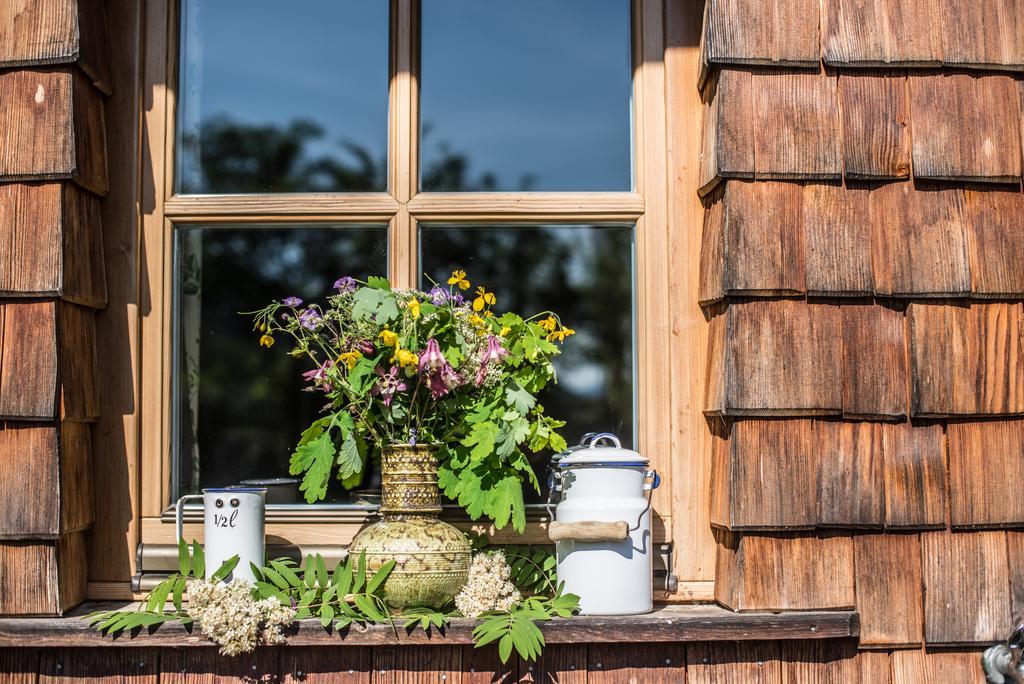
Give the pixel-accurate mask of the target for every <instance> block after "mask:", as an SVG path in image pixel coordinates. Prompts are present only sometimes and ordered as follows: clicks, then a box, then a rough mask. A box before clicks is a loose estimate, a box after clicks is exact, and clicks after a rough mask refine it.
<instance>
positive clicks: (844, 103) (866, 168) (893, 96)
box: [839, 3, 910, 179]
mask: <svg viewBox="0 0 1024 684" xmlns="http://www.w3.org/2000/svg"><path fill="white" fill-rule="evenodd" d="M865 4H867V3H865ZM906 85H907V82H906V77H905V76H904V75H903V74H895V75H894V74H891V73H880V72H871V71H869V72H859V71H858V72H844V73H843V74H842V75H841V76H840V77H839V103H840V107H839V111H840V112H841V118H842V122H841V128H842V131H843V162H844V166H845V172H846V178H847V179H851V178H857V179H865V178H866V179H876V178H909V177H910V128H909V126H910V109H909V105H908V103H907V90H906Z"/></svg>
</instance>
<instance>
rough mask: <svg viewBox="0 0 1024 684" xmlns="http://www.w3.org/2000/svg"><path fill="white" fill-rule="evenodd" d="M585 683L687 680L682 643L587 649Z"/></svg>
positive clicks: (665, 683)
mask: <svg viewBox="0 0 1024 684" xmlns="http://www.w3.org/2000/svg"><path fill="white" fill-rule="evenodd" d="M588 654H589V660H588V667H587V670H588V672H587V684H678V683H679V682H684V681H686V655H685V653H684V651H683V645H682V644H643V643H633V644H629V643H624V644H623V643H620V644H614V645H611V646H610V647H608V648H590V649H588Z"/></svg>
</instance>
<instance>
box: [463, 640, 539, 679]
mask: <svg viewBox="0 0 1024 684" xmlns="http://www.w3.org/2000/svg"><path fill="white" fill-rule="evenodd" d="M536 665H537V664H536V663H534V662H531V663H524V662H523V661H522V660H520V659H518V658H512V659H510V660H509V661H508V662H507V663H502V662H501V658H500V657H499V656H498V646H497V645H496V644H491V645H489V646H485V647H483V648H477V647H476V646H463V647H462V672H461V673H460V676H461V680H460V681H461V682H462V684H494V683H495V682H516V681H521V682H528V681H531V677H532V675H533V672H534V670H535V669H536Z"/></svg>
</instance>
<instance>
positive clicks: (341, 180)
mask: <svg viewBox="0 0 1024 684" xmlns="http://www.w3.org/2000/svg"><path fill="white" fill-rule="evenodd" d="M199 129H200V131H201V133H200V135H199V137H198V139H197V137H196V136H195V135H186V136H185V138H184V140H183V143H182V144H183V146H184V148H183V150H182V153H183V155H184V156H185V158H186V165H187V162H188V161H190V160H198V162H199V167H200V169H201V170H202V173H201V174H200V177H199V178H194V177H190V176H189V175H188V174H184V176H183V178H182V191H183V192H204V193H235V192H343V191H344V192H370V191H383V190H384V189H385V188H386V187H387V186H386V180H385V179H386V173H387V162H386V161H385V160H383V159H380V160H375V159H374V158H373V155H372V154H371V153H370V152H369V151H367V150H366V148H364V147H361V146H359V145H356V144H354V143H351V142H348V141H345V140H342V141H339V142H337V143H336V145H337V147H336V148H332V147H331V145H330V143H329V142H327V141H324V139H323V138H324V131H323V128H321V127H320V126H319V125H318V124H316V123H314V122H312V121H305V120H301V119H296V120H294V121H292V122H291V123H290V124H288V126H287V127H280V126H274V125H270V124H266V125H261V124H249V123H242V122H239V121H234V120H232V119H231V118H229V117H227V116H217V117H213V118H210V119H206V120H205V121H204V122H203V124H202V125H201V126H200V127H199ZM193 183H194V184H195V187H191V184H193Z"/></svg>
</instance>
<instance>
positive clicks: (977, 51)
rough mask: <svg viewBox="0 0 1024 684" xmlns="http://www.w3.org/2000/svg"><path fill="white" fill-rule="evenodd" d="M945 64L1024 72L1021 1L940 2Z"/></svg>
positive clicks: (1023, 20) (966, 0)
mask: <svg viewBox="0 0 1024 684" xmlns="http://www.w3.org/2000/svg"><path fill="white" fill-rule="evenodd" d="M935 4H936V5H938V7H939V8H940V12H941V17H940V26H941V27H942V56H943V62H945V63H946V64H948V65H951V66H970V67H980V68H988V69H1014V70H1022V69H1024V13H1022V12H1021V6H1020V2H1019V0H940V1H939V2H937V3H935Z"/></svg>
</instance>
